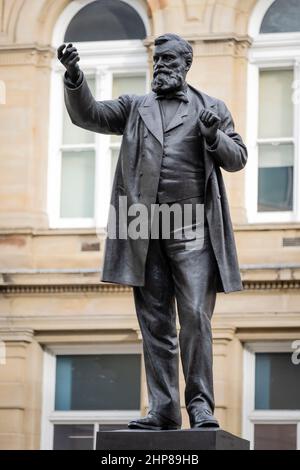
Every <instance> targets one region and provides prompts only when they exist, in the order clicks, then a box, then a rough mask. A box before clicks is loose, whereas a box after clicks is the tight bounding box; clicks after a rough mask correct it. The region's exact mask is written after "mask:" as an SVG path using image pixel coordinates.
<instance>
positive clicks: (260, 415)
mask: <svg viewBox="0 0 300 470" xmlns="http://www.w3.org/2000/svg"><path fill="white" fill-rule="evenodd" d="M291 343H292V342H291V341H290V342H287V341H282V342H266V343H262V342H248V343H245V344H244V356H243V419H242V434H243V437H244V439H247V440H249V441H250V449H251V450H254V426H255V424H296V425H297V450H300V410H299V411H298V410H255V354H256V353H280V352H285V353H287V352H288V353H290V354H291V355H292V354H293V352H294V350H293V349H292V347H291ZM299 367H300V365H299Z"/></svg>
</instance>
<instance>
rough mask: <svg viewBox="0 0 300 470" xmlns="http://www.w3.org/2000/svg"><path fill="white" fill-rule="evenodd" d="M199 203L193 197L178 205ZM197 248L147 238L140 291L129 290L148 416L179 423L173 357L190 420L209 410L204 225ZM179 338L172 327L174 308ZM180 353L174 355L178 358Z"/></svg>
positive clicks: (209, 290)
mask: <svg viewBox="0 0 300 470" xmlns="http://www.w3.org/2000/svg"><path fill="white" fill-rule="evenodd" d="M177 203H179V204H181V206H183V204H192V207H193V221H192V225H193V228H194V227H195V225H196V219H195V215H194V212H195V211H194V207H195V205H196V204H200V203H202V201H201V200H200V199H199V198H198V197H193V198H191V199H188V200H186V199H185V200H182V201H178V202H177ZM202 228H203V235H202V240H201V239H200V240H198V242H200V243H195V241H194V240H192V239H190V238H188V239H187V238H186V237H185V236H183V237H182V239H176V238H175V237H174V236H173V237H172V233H173V235H174V232H175V230H174V231H173V232H172V224H171V232H170V235H171V236H170V237H169V238H164V237H162V236H161V230H160V232H159V233H160V235H159V237H158V238H156V239H152V238H150V240H149V248H148V253H147V259H146V267H145V283H144V286H134V287H133V295H134V302H135V309H136V313H137V319H138V322H139V326H140V329H141V333H142V338H143V354H144V363H145V370H146V381H147V391H148V401H149V411H152V412H154V413H156V414H158V415H160V416H161V417H162V418H164V419H165V420H167V421H170V422H174V423H176V424H178V425H181V424H182V417H181V406H180V394H179V355H180V357H181V363H182V368H183V374H184V378H185V406H186V409H187V411H188V413H189V415H190V416H191V415H192V414H193V412H194V411H196V410H199V409H200V408H203V407H204V408H208V409H210V410H211V411H212V412H213V411H214V391H213V376H212V365H213V355H212V332H211V317H212V315H213V310H214V307H215V302H216V294H217V269H218V268H217V262H216V259H215V256H214V253H213V249H212V246H211V243H210V237H209V230H208V225H207V221H206V220H204V222H203V227H202ZM175 303H176V305H177V312H178V319H179V325H180V330H179V335H177V328H176V308H175ZM179 351H180V353H179Z"/></svg>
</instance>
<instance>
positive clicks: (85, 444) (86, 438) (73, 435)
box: [53, 424, 94, 450]
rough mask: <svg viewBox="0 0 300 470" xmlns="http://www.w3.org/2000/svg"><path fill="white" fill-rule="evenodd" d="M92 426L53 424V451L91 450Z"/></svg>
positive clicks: (92, 442) (92, 441)
mask: <svg viewBox="0 0 300 470" xmlns="http://www.w3.org/2000/svg"><path fill="white" fill-rule="evenodd" d="M93 445H94V425H93V424H55V425H54V442H53V449H54V450H93Z"/></svg>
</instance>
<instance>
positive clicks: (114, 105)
mask: <svg viewBox="0 0 300 470" xmlns="http://www.w3.org/2000/svg"><path fill="white" fill-rule="evenodd" d="M188 96H190V97H191V96H193V99H194V102H196V103H197V113H194V114H193V116H190V115H189V104H188V103H184V102H182V103H181V104H180V106H179V109H178V111H177V113H176V116H174V118H173V120H172V122H171V125H170V126H169V130H170V131H171V130H173V131H174V130H175V132H178V131H180V132H182V133H183V135H184V133H185V128H186V132H187V133H189V129H190V127H189V126H188V124H187V123H188V122H191V119H193V120H194V124H195V125H196V123H197V120H198V117H199V114H200V111H201V110H202V109H203V107H205V108H209V109H211V110H212V111H214V112H215V113H216V114H217V115H218V116H219V117H220V118H221V123H220V126H219V130H218V136H217V141H216V143H215V144H214V145H213V147H209V146H208V145H207V144H206V142H205V139H203V138H202V139H201V141H202V143H203V144H202V146H201V148H199V154H200V151H201V152H203V158H204V166H205V205H204V210H205V214H206V218H207V222H208V226H209V234H210V239H211V244H212V247H213V250H214V254H215V257H216V260H217V264H218V268H219V278H218V292H226V293H228V292H233V291H239V290H242V289H243V286H242V282H241V277H240V271H239V266H238V259H237V253H236V246H235V240H234V234H233V229H232V223H231V218H230V212H229V206H228V201H227V196H226V190H225V185H224V182H223V177H222V173H221V170H220V167H222V168H223V169H224V170H226V171H230V172H234V171H239V170H241V169H242V168H244V166H245V164H246V162H247V149H246V146H245V145H244V143H243V141H242V138H241V136H240V135H239V134H237V133H236V132H235V130H234V122H233V119H232V116H231V114H230V112H229V110H228V109H227V107H226V105H225V103H224V102H223V101H221V100H219V99H216V98H213V97H211V96H208V95H206V94H205V93H202V92H199V91H198V90H196V89H194V88H193V87H191V86H188ZM195 100H196V101H195ZM65 103H66V107H67V110H68V113H69V115H70V118H71V120H72V122H73V123H74V124H76V125H77V126H79V127H82V128H84V129H87V130H89V131H93V132H99V133H103V134H117V135H123V139H122V145H121V149H120V154H119V159H118V163H117V167H116V172H115V176H114V181H113V188H112V194H111V206H114V207H115V209H116V212H115V214H113V213H112V211H110V213H109V219H108V227H110V224H111V222H113V221H114V220H115V219H114V217H115V215H116V219H117V221H118V220H119V215H120V214H119V196H127V204H128V207H130V205H131V204H144V205H145V206H146V207H147V208H148V210H149V214H150V213H151V211H150V206H151V204H155V201H156V196H157V190H158V183H159V176H160V168H161V159H162V156H163V139H164V136H163V128H162V122H161V114H160V109H159V104H158V101H157V100H156V99H155V94H154V93H152V92H151V93H149V94H147V95H145V96H136V95H122V96H120V97H119V98H118V99H115V100H106V101H96V100H95V99H94V98H93V96H92V94H91V92H90V90H89V88H88V85H87V82H86V79H85V78H84V76H83V80H82V81H81V83H80V85H78V86H76V87H71V85H70V82H68V80H67V79H66V78H65ZM185 140H188V139H185ZM199 157H200V155H199ZM179 171H180V169H179ZM123 199H124V198H123ZM149 217H150V215H149ZM129 220H130V219H129ZM126 223H129V221H127V222H126ZM150 225H151V223H150V220H149V226H150ZM118 228H119V227H118V224H117V234H118V233H119V232H118ZM148 244H149V238H148V237H146V238H138V239H132V238H130V237H127V238H126V237H123V238H122V237H120V236H117V238H113V237H112V238H109V237H107V238H106V243H105V254H104V265H103V271H102V278H101V280H102V281H104V282H112V283H117V284H124V285H131V286H142V285H144V279H145V262H146V257H147V251H148Z"/></svg>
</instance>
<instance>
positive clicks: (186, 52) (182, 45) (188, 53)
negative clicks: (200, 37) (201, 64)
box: [154, 33, 193, 67]
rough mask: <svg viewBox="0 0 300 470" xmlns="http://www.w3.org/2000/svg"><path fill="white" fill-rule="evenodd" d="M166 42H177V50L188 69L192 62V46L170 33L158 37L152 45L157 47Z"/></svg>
mask: <svg viewBox="0 0 300 470" xmlns="http://www.w3.org/2000/svg"><path fill="white" fill-rule="evenodd" d="M168 41H177V42H178V45H177V46H178V48H179V49H180V52H181V53H182V55H183V56H184V58H185V61H186V63H187V65H188V66H189V67H190V66H191V65H192V62H193V48H192V46H191V45H190V44H189V43H188V42H187V41H186V40H185V39H183V38H182V37H180V36H178V35H177V34H172V33H167V34H163V35H162V36H158V37H157V38H156V39H155V41H154V45H155V46H159V45H160V44H164V43H165V42H168Z"/></svg>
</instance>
